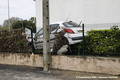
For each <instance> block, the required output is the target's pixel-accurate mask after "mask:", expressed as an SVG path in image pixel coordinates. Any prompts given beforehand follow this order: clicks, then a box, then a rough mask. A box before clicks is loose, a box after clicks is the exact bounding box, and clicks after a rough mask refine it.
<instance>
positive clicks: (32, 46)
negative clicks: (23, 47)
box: [31, 29, 34, 54]
mask: <svg viewBox="0 0 120 80" xmlns="http://www.w3.org/2000/svg"><path fill="white" fill-rule="evenodd" d="M31 43H32V44H31V48H32V54H34V45H33V30H32V29H31Z"/></svg>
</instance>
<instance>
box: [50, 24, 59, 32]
mask: <svg viewBox="0 0 120 80" xmlns="http://www.w3.org/2000/svg"><path fill="white" fill-rule="evenodd" d="M58 26H59V24H51V25H50V32H52V31H54V30H55V29H57V27H58Z"/></svg>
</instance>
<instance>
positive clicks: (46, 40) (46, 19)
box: [42, 0, 51, 71]
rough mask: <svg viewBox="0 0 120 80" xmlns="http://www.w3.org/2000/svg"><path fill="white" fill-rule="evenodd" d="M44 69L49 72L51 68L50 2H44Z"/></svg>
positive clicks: (47, 0)
mask: <svg viewBox="0 0 120 80" xmlns="http://www.w3.org/2000/svg"><path fill="white" fill-rule="evenodd" d="M42 6H43V31H44V33H43V67H44V71H48V70H49V68H50V66H51V54H50V31H49V28H50V27H49V0H43V5H42Z"/></svg>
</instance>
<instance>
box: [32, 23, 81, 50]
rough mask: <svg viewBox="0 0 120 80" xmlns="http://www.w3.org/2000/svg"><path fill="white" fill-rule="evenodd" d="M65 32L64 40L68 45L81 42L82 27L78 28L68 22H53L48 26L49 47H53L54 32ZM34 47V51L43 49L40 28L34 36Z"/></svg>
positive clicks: (76, 25) (75, 24) (41, 30)
mask: <svg viewBox="0 0 120 80" xmlns="http://www.w3.org/2000/svg"><path fill="white" fill-rule="evenodd" d="M56 30H57V31H58V32H59V31H61V30H65V32H66V33H65V35H64V37H66V39H67V40H68V42H69V45H72V44H77V43H80V42H81V41H82V27H80V26H79V25H78V24H77V23H75V22H72V21H69V22H65V21H63V22H55V23H52V24H50V46H51V47H53V45H54V38H55V34H53V33H54V32H55V31H56ZM34 47H35V49H42V48H43V28H41V29H40V30H39V31H38V32H37V33H36V35H35V39H34Z"/></svg>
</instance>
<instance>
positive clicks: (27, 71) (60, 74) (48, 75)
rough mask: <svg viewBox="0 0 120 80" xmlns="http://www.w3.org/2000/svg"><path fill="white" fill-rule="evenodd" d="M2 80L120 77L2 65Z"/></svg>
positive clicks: (104, 78)
mask: <svg viewBox="0 0 120 80" xmlns="http://www.w3.org/2000/svg"><path fill="white" fill-rule="evenodd" d="M95 77H96V78H95ZM98 77H101V78H98ZM108 77H113V78H108ZM115 77H117V78H115ZM0 80H120V76H113V75H109V74H96V73H86V72H75V71H65V70H55V69H51V70H50V71H49V72H44V71H43V69H42V68H35V67H26V66H10V65H0Z"/></svg>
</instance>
